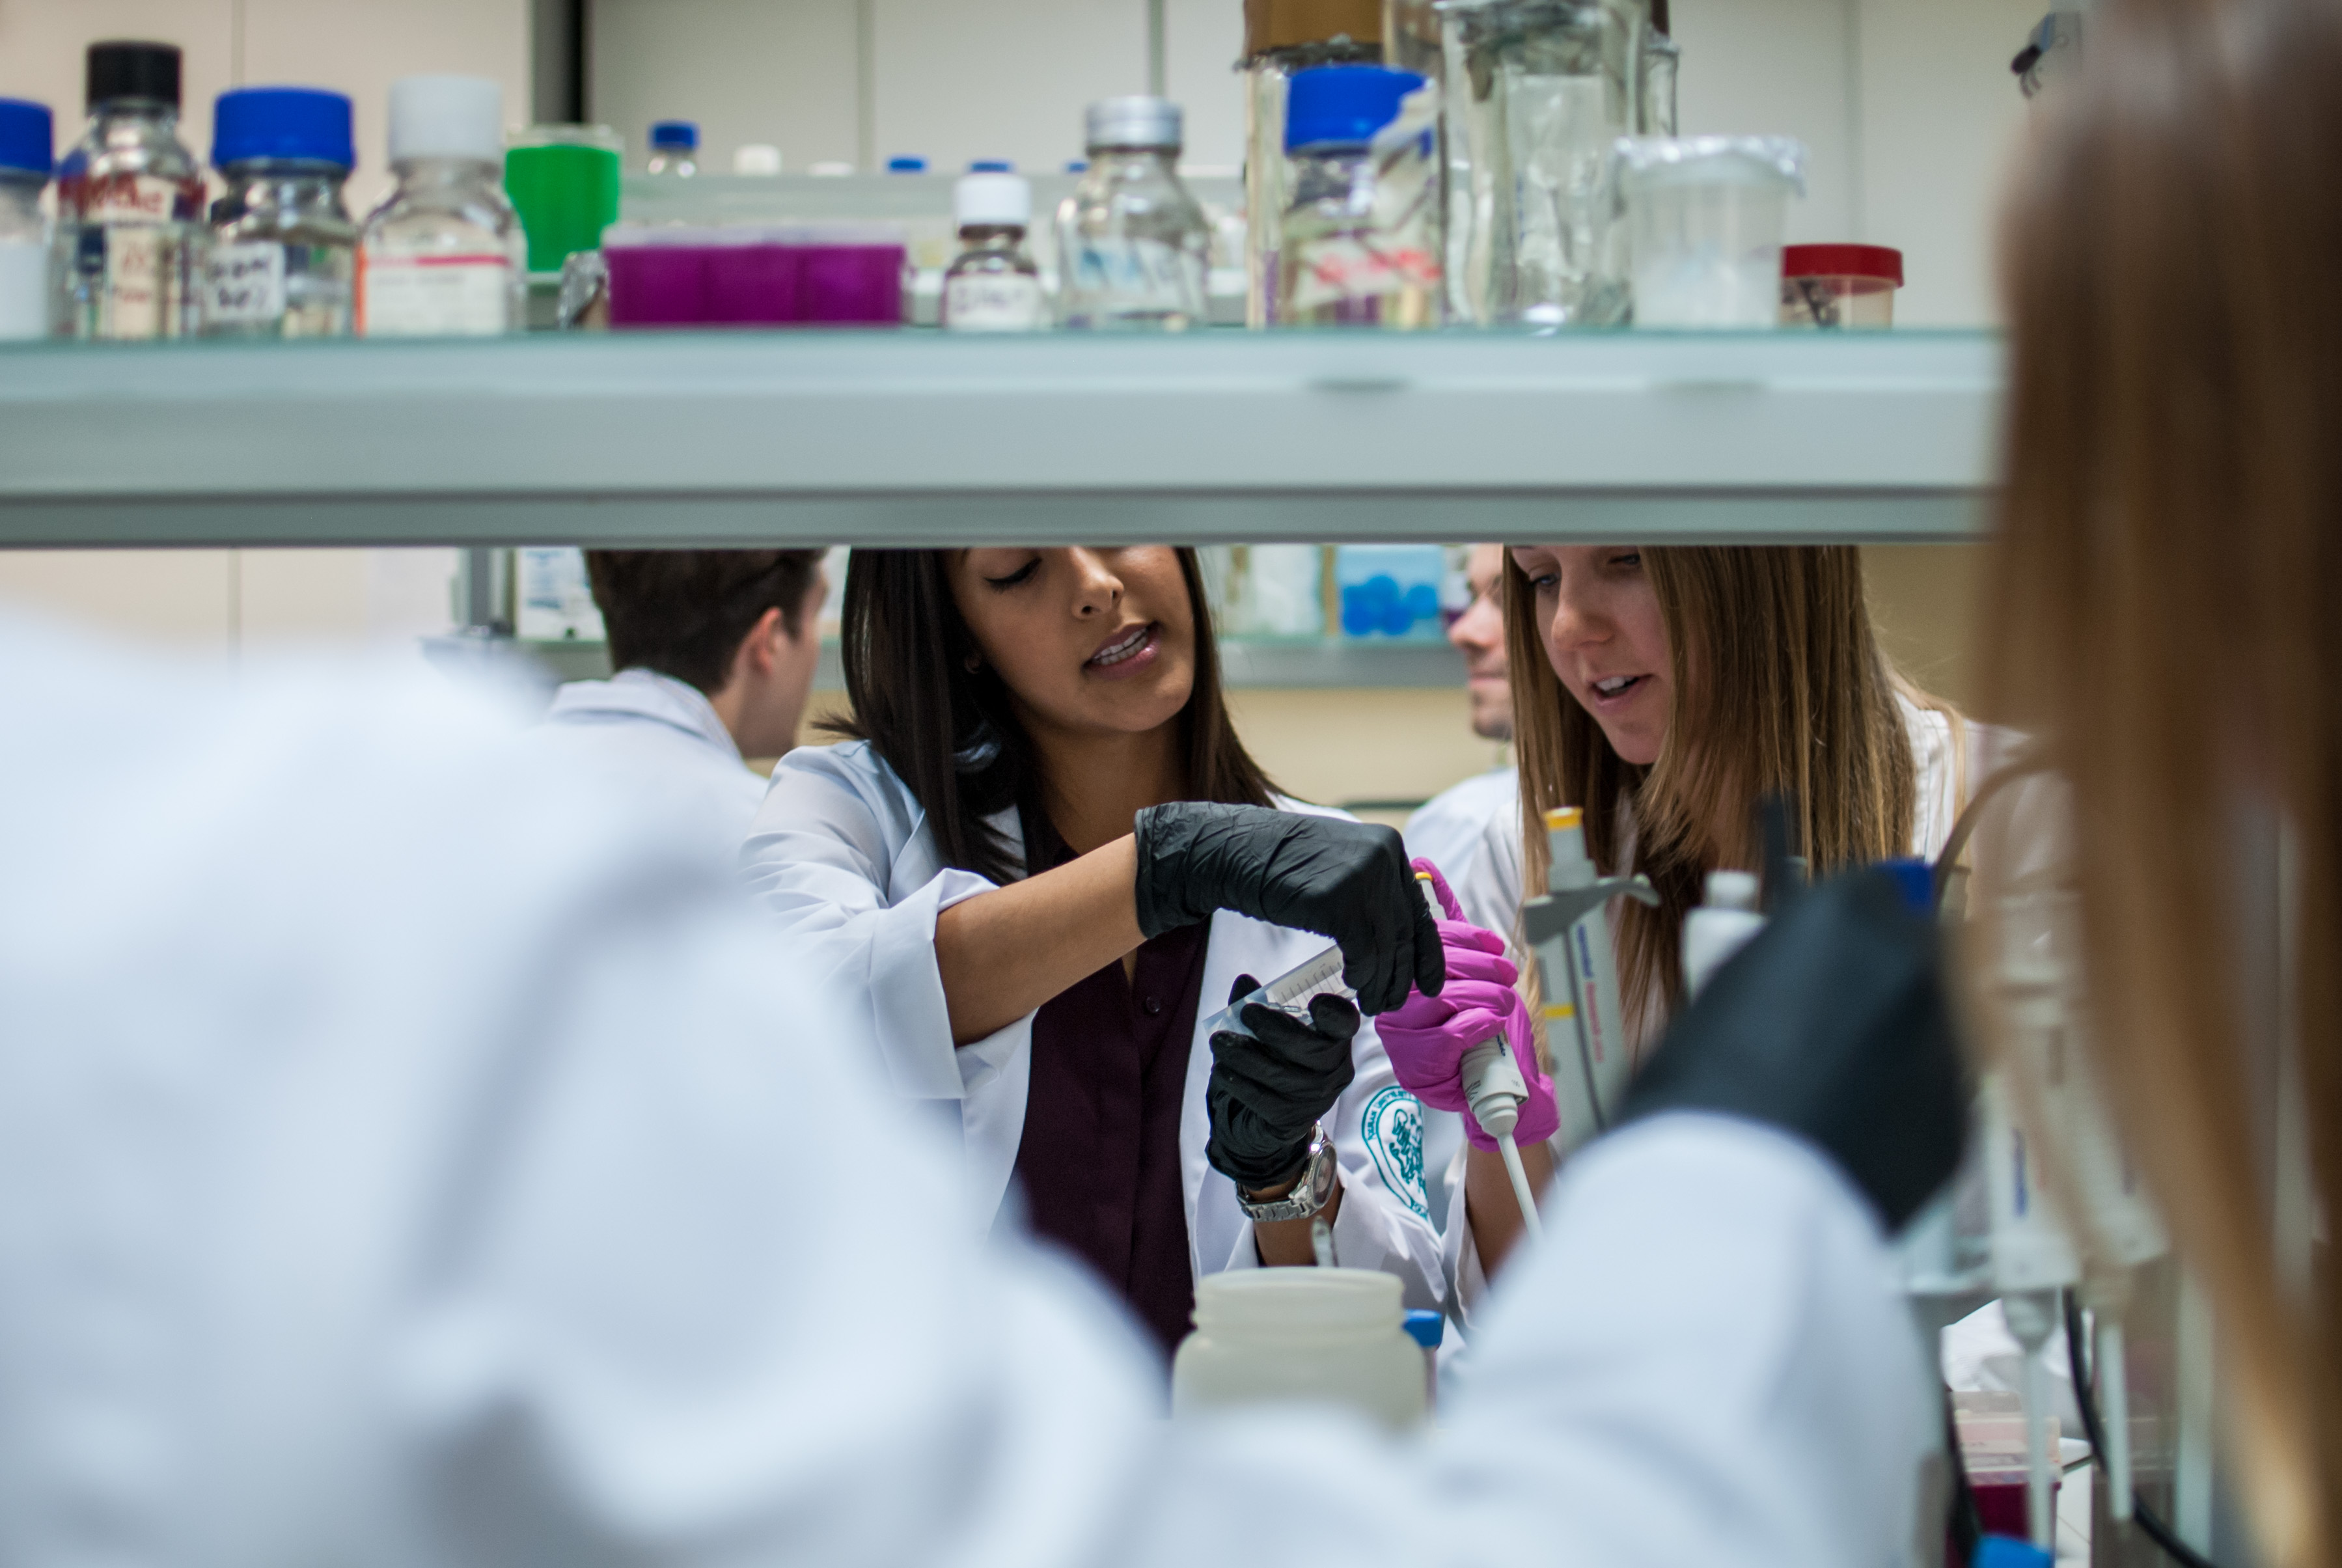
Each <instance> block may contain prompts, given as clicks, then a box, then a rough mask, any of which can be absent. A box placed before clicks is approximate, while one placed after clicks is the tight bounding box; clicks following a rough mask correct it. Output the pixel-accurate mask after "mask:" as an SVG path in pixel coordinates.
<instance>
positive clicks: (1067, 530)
mask: <svg viewBox="0 0 2342 1568" xmlns="http://www.w3.org/2000/svg"><path fill="white" fill-rule="evenodd" d="M2000 362H2001V355H2000V347H1999V344H1998V342H1997V339H1996V338H1994V337H1993V336H1991V335H1985V334H1967V333H1922V332H1901V333H1894V334H1873V335H1866V334H1851V333H1848V334H1819V333H1750V334H1738V335H1734V334H1692V333H1686V334H1674V333H1645V332H1621V333H1615V334H1599V335H1567V336H1552V337H1530V336H1522V335H1499V334H1490V333H1473V332H1449V333H1438V334H1423V335H1387V334H1373V333H1361V334H1349V333H1311V334H1302V333H1289V334H1281V333H1246V332H1242V331H1232V330H1217V331H1206V332H1196V333H1190V334H1186V335H1178V336H1144V337H1142V336H1118V335H1073V334H1052V335H1036V336H1032V337H1019V338H982V337H976V336H972V335H970V336H956V335H946V334H941V333H934V332H924V331H899V332H869V331H863V332H830V333H824V332H796V333H787V332H781V333H753V334H751V333H731V334H652V333H645V334H601V333H595V334H575V335H534V336H528V337H519V338H508V339H497V340H468V341H467V340H457V339H451V340H442V341H435V342H415V343H394V342H385V341H371V342H368V341H351V340H344V341H339V342H320V343H274V344H238V343H231V342H190V343H173V344H145V345H102V344H33V345H9V346H7V347H5V348H0V546H6V545H14V546H91V545H228V544H242V545H269V544H602V545H626V544H634V545H658V544H666V545H743V544H828V543H856V544H904V545H917V544H938V543H949V542H969V541H976V540H986V539H989V540H998V541H1004V542H1006V541H1016V542H1031V543H1107V542H1113V541H1118V540H1119V541H1139V540H1178V541H1189V542H1196V543H1206V542H1216V541H1229V542H1243V541H1267V540H1296V541H1302V540H1307V541H1366V540H1393V541H1400V540H1406V541H1420V540H1449V541H1458V542H1460V541H1469V540H1476V539H1554V540H1561V539H1578V540H1585V541H1596V540H1606V539H1636V540H1653V541H1657V540H1676V541H1697V540H1717V541H1726V540H1728V541H1738V542H1760V541H1767V540H1771V541H1798V540H1808V541H1810V540H1834V539H1842V540H1853V539H1868V540H1931V539H1954V538H1960V537H1964V536H1967V535H1968V534H1972V533H1973V532H1974V531H1975V530H1976V528H1977V524H1978V521H1979V514H1980V512H1981V502H1982V499H1983V497H1984V495H1985V493H1986V491H1987V487H1988V486H1989V484H1990V483H1991V475H1992V472H1993V464H1994V456H1993V454H1994V447H1995V426H1996V421H1997V407H1998V394H1999V386H2000V379H2001V369H2000Z"/></svg>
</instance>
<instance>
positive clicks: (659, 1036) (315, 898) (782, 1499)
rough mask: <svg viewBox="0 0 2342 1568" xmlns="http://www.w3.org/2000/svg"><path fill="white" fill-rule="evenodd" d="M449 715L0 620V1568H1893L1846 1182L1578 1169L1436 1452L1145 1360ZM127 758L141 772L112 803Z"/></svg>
mask: <svg viewBox="0 0 2342 1568" xmlns="http://www.w3.org/2000/svg"><path fill="white" fill-rule="evenodd" d="M510 729H511V721H510V719H509V716H508V715H505V714H498V713H495V712H493V711H490V710H488V709H487V708H486V707H485V706H484V705H483V704H481V703H480V702H478V701H476V700H470V699H459V698H455V697H453V696H451V695H450V694H447V693H446V692H445V689H444V688H436V685H435V681H434V680H433V679H432V678H431V677H428V676H425V675H420V674H396V673H394V672H391V671H389V670H387V669H383V668H374V669H360V668H358V667H355V666H353V665H345V664H335V663H333V662H330V661H325V660H313V662H312V663H311V664H309V665H308V666H307V667H306V668H303V669H287V668H279V667H273V666H270V665H267V664H265V663H264V662H262V661H252V662H248V663H247V664H245V667H244V672H243V678H242V680H241V682H240V683H239V684H231V683H230V682H228V681H227V680H225V679H223V678H221V677H219V676H217V675H215V674H208V673H202V672H196V673H190V672H188V671H186V670H185V669H184V668H175V667H173V666H170V665H166V664H163V663H161V662H159V661H157V660H155V659H153V658H150V657H147V656H145V655H139V654H127V653H123V652H119V651H116V650H114V649H111V648H109V647H106V646H104V645H99V644H91V643H88V642H85V641H79V640H75V639H72V638H68V637H66V636H65V635H64V634H58V633H55V632H53V631H45V630H40V629H36V628H29V627H27V626H26V625H25V624H23V623H21V622H16V621H12V620H10V619H9V618H7V617H6V616H5V615H0V736H5V745H6V754H7V755H8V756H9V758H10V759H11V760H10V763H9V765H8V766H7V767H6V768H5V769H0V871H5V874H0V1562H5V1563H9V1564H12V1565H26V1568H40V1565H46V1564H65V1563H94V1562H101V1561H102V1562H107V1563H124V1562H137V1563H153V1564H189V1565H203V1568H213V1565H216V1568H278V1565H285V1568H291V1565H294V1564H315V1563H337V1564H348V1565H362V1564H402V1565H404V1564H415V1563H467V1564H468V1563H479V1564H491V1563H493V1564H497V1565H499V1568H507V1565H515V1564H526V1563H560V1564H564V1565H574V1564H594V1563H621V1562H623V1563H707V1564H715V1563H725V1564H730V1563H747V1562H758V1561H786V1562H792V1563H883V1564H915V1563H1002V1564H1012V1563H1013V1564H1017V1565H1019V1568H1054V1565H1058V1564H1139V1565H1147V1564H1162V1565H1164V1568H1194V1565H1195V1564H1197V1563H1213V1562H1223V1561H1241V1562H1257V1563H1304V1562H1336V1563H1393V1564H1401V1563H1404V1564H1407V1565H1409V1568H1419V1565H1421V1564H1425V1563H1533V1562H1546V1563H1562V1564H1573V1565H1576V1564H1583V1565H1586V1568H1645V1565H1647V1568H1658V1565H1660V1564H1666V1565H1668V1568H1683V1565H1687V1564H1698V1565H1700V1568H1735V1565H1742V1564H1747V1565H1755V1564H1767V1565H1774V1564H1777V1565H1779V1568H1837V1565H1841V1564H1843V1565H1845V1568H1878V1565H1879V1564H1881V1563H1891V1562H1893V1561H1896V1559H1897V1553H1898V1552H1899V1550H1900V1549H1901V1547H1902V1546H1903V1545H1904V1543H1906V1542H1907V1539H1908V1538H1909V1535H1910V1533H1911V1516H1910V1511H1911V1506H1912V1493H1913V1487H1912V1475H1913V1471H1914V1463H1915V1459H1916V1456H1917V1453H1918V1452H1919V1450H1920V1449H1921V1448H1922V1447H1923V1446H1924V1445H1925V1443H1926V1437H1927V1432H1928V1430H1929V1428H1930V1424H1931V1422H1932V1419H1933V1410H1934V1406H1933V1404H1932V1402H1931V1401H1930V1400H1929V1399H1928V1397H1927V1392H1926V1383H1925V1381H1924V1380H1925V1375H1926V1373H1925V1366H1924V1363H1923V1361H1922V1359H1921V1357H1920V1355H1919V1353H1918V1350H1917V1344H1916V1341H1915V1339H1914V1336H1913V1333H1912V1330H1911V1328H1910V1324H1909V1320H1908V1318H1907V1314H1906V1313H1904V1311H1903V1308H1902V1305H1901V1303H1900V1302H1899V1301H1898V1300H1897V1297H1896V1296H1895V1294H1894V1293H1893V1292H1892V1291H1891V1289H1890V1288H1889V1287H1888V1285H1887V1273H1888V1267H1889V1262H1888V1256H1887V1252H1886V1249H1885V1248H1884V1246H1883V1245H1882V1243H1881V1242H1880V1239H1879V1236H1878V1234H1877V1231H1876V1228H1875V1225H1874V1223H1873V1222H1872V1220H1871V1218H1870V1216H1869V1213H1868V1212H1867V1210H1866V1208H1865V1207H1864V1206H1863V1204H1862V1203H1860V1202H1859V1201H1858V1199H1857V1197H1856V1195H1855V1194H1854V1193H1853V1192H1852V1191H1851V1190H1850V1189H1849V1188H1848V1187H1847V1185H1846V1184H1845V1183H1843V1182H1842V1181H1841V1179H1840V1178H1839V1177H1838V1176H1837V1174H1835V1173H1834V1171H1833V1170H1832V1168H1831V1167H1830V1166H1828V1165H1827V1164H1825V1163H1824V1162H1823V1160H1822V1159H1821V1158H1820V1157H1819V1156H1818V1155H1817V1154H1814V1153H1812V1152H1811V1151H1809V1150H1808V1149H1807V1148H1806V1147H1804V1146H1802V1145H1800V1144H1797V1143H1795V1142H1793V1141H1791V1140H1789V1139H1787V1138H1786V1137H1783V1136H1780V1135H1777V1134H1773V1133H1771V1132H1767V1131H1765V1130H1763V1129H1759V1128H1757V1127H1753V1126H1747V1125H1743V1124H1736V1123H1731V1122H1726V1121H1723V1120H1720V1119H1714V1118H1705V1117H1696V1116H1675V1117H1666V1118H1662V1119H1659V1120H1657V1121H1654V1122H1652V1123H1649V1124H1646V1125H1643V1126H1640V1127H1638V1128H1636V1129H1633V1130H1631V1131H1629V1132H1627V1133H1626V1134H1622V1135H1619V1136H1617V1137H1615V1138H1614V1139H1612V1140H1611V1141H1609V1142H1608V1143H1606V1144H1604V1145H1602V1146H1601V1147H1599V1148H1597V1149H1596V1150H1594V1151H1591V1152H1589V1153H1588V1154H1585V1155H1584V1156H1582V1157H1581V1158H1580V1159H1578V1160H1577V1161H1576V1162H1575V1163H1574V1164H1573V1165H1572V1168H1571V1171H1570V1174H1569V1175H1568V1177H1567V1178H1566V1181H1565V1183H1564V1184H1563V1187H1562V1189H1561V1191H1560V1192H1559V1193H1556V1201H1555V1203H1554V1206H1553V1208H1552V1211H1551V1215H1552V1217H1551V1220H1550V1224H1551V1231H1550V1233H1549V1241H1548V1243H1547V1245H1546V1247H1545V1248H1544V1249H1543V1250H1542V1251H1541V1252H1540V1253H1536V1254H1534V1255H1527V1256H1525V1257H1524V1259H1523V1261H1522V1263H1521V1265H1520V1266H1519V1267H1517V1268H1516V1269H1515V1270H1514V1271H1513V1272H1512V1273H1508V1275H1507V1276H1506V1279H1505V1281H1504V1282H1503V1288H1502V1289H1500V1290H1499V1291H1498V1292H1497V1293H1496V1296H1495V1298H1494V1300H1493V1302H1492V1303H1491V1310H1490V1313H1489V1327H1488V1332H1487V1333H1486V1336H1485V1339H1484V1340H1483V1342H1482V1343H1481V1345H1480V1351H1481V1355H1482V1363H1481V1364H1482V1366H1483V1368H1484V1375H1483V1376H1482V1377H1481V1378H1480V1379H1479V1380H1478V1382H1477V1384H1476V1397H1467V1398H1466V1400H1464V1401H1462V1402H1459V1403H1458V1404H1457V1405H1456V1406H1455V1407H1453V1408H1451V1409H1449V1410H1448V1411H1447V1412H1446V1414H1445V1416H1444V1418H1443V1419H1444V1420H1445V1422H1446V1425H1447V1430H1446V1432H1445V1433H1443V1434H1442V1435H1441V1436H1440V1437H1439V1438H1438V1439H1437V1440H1436V1441H1432V1442H1429V1443H1397V1442H1393V1441H1390V1440H1387V1439H1385V1438H1382V1437H1380V1436H1378V1435H1376V1433H1375V1432H1374V1431H1372V1430H1371V1429H1369V1428H1368V1427H1366V1426H1365V1425H1364V1424H1361V1423H1356V1422H1353V1421H1350V1420H1347V1419H1345V1418H1344V1417H1342V1416H1340V1415H1338V1414H1336V1413H1309V1412H1305V1411H1300V1410H1280V1411H1265V1412H1259V1413H1253V1414H1250V1415H1247V1416H1245V1417H1241V1418H1224V1419H1221V1420H1217V1421H1213V1422H1208V1423H1194V1424H1188V1423H1162V1422H1159V1421H1156V1420H1154V1419H1151V1418H1150V1412H1151V1411H1152V1410H1153V1408H1154V1407H1155V1404H1156V1398H1157V1394H1156V1390H1155V1388H1154V1387H1152V1386H1150V1383H1151V1379H1152V1376H1153V1375H1154V1374H1152V1373H1150V1370H1149V1358H1148V1355H1147V1353H1146V1350H1145V1349H1144V1348H1143V1347H1142V1346H1141V1344H1140V1343H1139V1342H1138V1340H1137V1338H1136V1334H1135V1333H1134V1331H1132V1330H1131V1329H1130V1328H1129V1327H1128V1326H1127V1325H1126V1323H1124V1322H1123V1321H1122V1320H1121V1318H1120V1317H1119V1315H1118V1314H1117V1313H1116V1311H1115V1310H1114V1309H1113V1307H1112V1306H1111V1305H1110V1304H1109V1303H1107V1302H1106V1300H1105V1299H1104V1298H1103V1297H1102V1295H1101V1294H1100V1293H1098V1292H1097V1291H1096V1290H1095V1289H1093V1288H1090V1287H1089V1286H1087V1285H1086V1283H1084V1282H1083V1281H1082V1280H1081V1279H1079V1278H1077V1277H1076V1273H1075V1271H1074V1270H1073V1269H1072V1268H1070V1267H1069V1266H1066V1265H1064V1264H1061V1263H1057V1262H1055V1261H1053V1260H1052V1259H1050V1258H1049V1257H1047V1256H1045V1255H1042V1254H1041V1253H1037V1252H1036V1251H1035V1250H1033V1249H1031V1248H1030V1247H1028V1246H1026V1245H1025V1244H1023V1243H1019V1242H1017V1241H1016V1240H1015V1239H1014V1238H1013V1237H1009V1238H998V1239H996V1240H995V1241H993V1242H991V1243H986V1242H985V1241H983V1240H981V1239H979V1238H978V1237H977V1236H976V1235H975V1234H974V1233H972V1232H971V1230H970V1228H969V1227H968V1226H967V1225H966V1223H964V1222H963V1221H961V1220H960V1219H959V1218H958V1216H957V1213H956V1210H955V1208H954V1207H953V1205H951V1204H949V1203H945V1202H941V1201H938V1199H937V1194H939V1193H944V1192H946V1191H947V1190H949V1189H950V1188H952V1187H954V1186H955V1185H956V1184H957V1183H958V1182H959V1181H960V1180H961V1178H960V1176H959V1174H958V1171H957V1167H956V1158H955V1156H954V1155H953V1154H951V1153H950V1152H949V1151H948V1150H946V1148H944V1147H941V1146H939V1145H938V1144H936V1142H934V1141H932V1140H931V1139H930V1138H929V1137H928V1136H927V1135H926V1134H925V1133H924V1132H923V1131H922V1130H921V1129H920V1128H919V1127H917V1126H915V1125H910V1124H906V1122H905V1120H904V1117H903V1115H902V1112H901V1103H900V1102H899V1101H898V1100H896V1099H895V1098H894V1097H893V1096H892V1095H890V1094H888V1093H887V1092H886V1090H885V1089H884V1088H883V1087H882V1086H881V1085H880V1084H878V1083H876V1081H875V1074H873V1073H872V1072H871V1070H870V1068H869V1067H868V1065H867V1064H868V1063H869V1061H870V1060H871V1058H872V1055H873V1053H872V1051H871V1049H870V1047H869V1044H868V1043H867V1042H865V1041H859V1040H856V1039H854V1038H852V1037H851V1034H852V1031H853V1029H854V1028H856V1027H858V1025H856V1024H853V1023H852V1022H850V1019H851V1017H852V1013H851V1011H850V1010H846V1009H836V1008H832V1007H831V1006H829V1005H828V1004H826V999H825V998H824V997H823V996H822V995H821V994H819V992H818V991H817V990H816V989H813V988H810V987H809V985H808V983H807V980H806V976H807V974H810V973H815V972H816V971H817V966H818V962H819V957H820V955H819V954H817V953H812V952H806V951H796V950H779V949H776V945H775V943H774V939H773V938H772V936H771V935H770V934H769V930H768V928H766V927H764V926H761V925H760V924H759V923H758V922H757V920H756V918H755V917H754V916H752V915H751V914H748V913H747V912H746V909H745V908H744V907H743V905H742V904H741V903H740V901H739V898H738V895H737V894H736V893H735V892H734V891H733V890H732V889H731V888H730V887H729V886H728V884H726V883H725V882H724V881H723V880H722V879H721V878H720V877H719V876H718V875H716V874H715V873H714V872H712V871H711V870H710V869H709V868H708V867H707V866H706V863H705V861H704V858H703V857H702V856H701V855H700V854H698V853H697V849H696V845H695V844H693V843H692V842H691V841H690V838H689V835H688V834H684V833H680V832H679V831H678V830H677V829H676V827H675V825H674V824H671V823H668V822H666V821H665V820H663V819H662V818H660V817H659V816H658V815H657V814H654V813H648V812H646V811H644V810H642V809H641V803H640V802H639V801H637V800H634V799H630V798H629V797H628V796H627V794H626V793H625V792H624V791H623V790H614V789H612V788H610V787H607V786H606V785H605V784H597V783H596V781H593V780H590V779H584V778H580V777H579V776H578V775H577V774H575V772H574V771H569V770H563V769H559V768H556V767H554V766H551V765H549V764H547V763H546V762H545V759H544V758H543V757H542V756H539V755H533V754H531V752H530V749H529V748H527V747H526V746H524V745H519V744H514V743H513V741H512V740H511V739H510V737H509V732H510ZM123 734H136V735H137V736H138V737H139V741H140V749H141V752H142V754H146V755H151V756H153V757H155V758H158V759H161V760H160V762H159V764H157V765H155V766H152V767H127V766H125V765H124V764H123V760H122V750H121V746H120V743H119V737H120V736H121V735H123Z"/></svg>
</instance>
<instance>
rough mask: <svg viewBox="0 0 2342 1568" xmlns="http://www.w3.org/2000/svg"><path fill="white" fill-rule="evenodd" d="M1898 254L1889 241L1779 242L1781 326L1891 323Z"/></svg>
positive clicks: (1900, 259)
mask: <svg viewBox="0 0 2342 1568" xmlns="http://www.w3.org/2000/svg"><path fill="white" fill-rule="evenodd" d="M1902 286H1903V253H1902V252H1901V251H1898V250H1897V249H1895V248H1894V247H1893V246H1891V245H1784V246H1782V247H1781V325H1783V326H1826V327H1836V326H1860V327H1884V326H1893V325H1895V291H1896V290H1897V289H1898V288H1901V287H1902Z"/></svg>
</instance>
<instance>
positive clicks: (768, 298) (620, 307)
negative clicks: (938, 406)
mask: <svg viewBox="0 0 2342 1568" xmlns="http://www.w3.org/2000/svg"><path fill="white" fill-rule="evenodd" d="M905 248H906V247H905V242H904V237H903V233H902V231H901V230H900V229H898V228H896V227H895V226H894V225H888V224H851V223H826V224H787V225H723V226H709V225H659V226H656V227H653V226H650V225H636V224H616V225H612V226H611V227H610V228H609V229H608V230H607V231H606V233H605V234H604V235H603V236H602V257H603V260H604V262H605V263H606V265H608V267H609V271H610V325H611V326H612V327H613V328H622V327H659V326H668V327H676V326H899V325H902V321H903V260H904V255H905Z"/></svg>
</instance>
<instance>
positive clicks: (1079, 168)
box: [1066, 158, 1090, 175]
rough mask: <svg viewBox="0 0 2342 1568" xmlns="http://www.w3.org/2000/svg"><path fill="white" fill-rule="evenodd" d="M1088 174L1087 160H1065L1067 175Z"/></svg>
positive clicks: (1088, 163) (1088, 165)
mask: <svg viewBox="0 0 2342 1568" xmlns="http://www.w3.org/2000/svg"><path fill="white" fill-rule="evenodd" d="M1089 172H1090V161H1089V160H1088V159H1087V158H1068V159H1066V173H1067V174H1069V175H1086V174H1088V173H1089Z"/></svg>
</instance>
